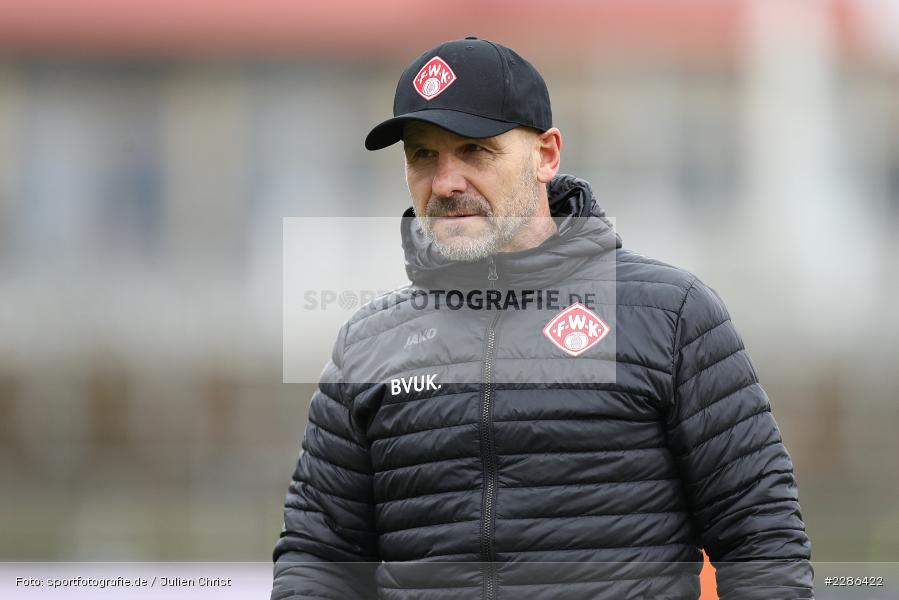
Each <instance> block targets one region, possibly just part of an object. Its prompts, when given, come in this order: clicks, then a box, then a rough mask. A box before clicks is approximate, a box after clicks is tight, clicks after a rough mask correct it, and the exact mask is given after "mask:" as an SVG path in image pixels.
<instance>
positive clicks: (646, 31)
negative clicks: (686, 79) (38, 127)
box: [0, 0, 744, 57]
mask: <svg viewBox="0 0 899 600" xmlns="http://www.w3.org/2000/svg"><path fill="white" fill-rule="evenodd" d="M743 4H744V2H743V1H742V0H733V1H730V0H728V1H722V0H668V1H665V0H597V1H588V0H556V1H555V2H554V3H553V4H552V5H551V6H550V5H549V4H548V3H545V2H539V3H538V2H536V1H533V0H518V1H513V0H494V1H492V2H484V1H476V0H459V1H457V2H453V3H452V4H448V5H445V6H443V7H441V6H440V5H437V4H432V3H424V2H421V1H420V0H417V1H415V0H381V1H380V2H377V3H374V2H363V1H361V0H353V1H344V2H339V3H338V2H323V1H311V2H304V1H302V0H253V1H252V2H247V1H243V2H237V1H234V0H178V1H175V0H154V1H152V2H151V1H148V0H130V1H128V2H121V1H113V0H69V1H68V2H55V1H51V0H29V1H27V2H19V3H16V2H12V3H7V6H4V7H3V8H2V12H0V15H2V16H0V48H2V49H4V50H13V51H17V52H24V53H29V52H37V53H47V52H73V53H79V52H82V51H84V52H89V53H95V52H100V53H112V54H119V53H127V54H133V53H137V54H148V55H163V56H170V55H180V54H192V53H196V52H201V53H209V52H211V53H226V54H268V53H277V54H280V53H312V54H322V53H328V54H335V55H341V56H350V57H351V56H360V55H361V56H365V57H369V56H372V55H397V54H399V55H402V56H407V55H408V54H409V51H410V49H417V50H418V51H419V52H420V51H423V50H424V49H426V48H427V47H429V46H431V45H434V44H436V43H439V42H440V41H442V40H445V39H452V38H456V37H463V36H465V35H478V36H481V37H485V38H488V39H495V40H497V41H500V42H504V43H508V44H509V45H512V44H513V43H515V44H517V46H518V47H521V48H530V49H537V50H538V51H539V52H541V53H542V54H550V55H552V54H557V53H563V54H569V53H571V52H573V51H581V52H586V53H588V54H593V53H599V52H601V51H603V50H607V49H609V48H614V47H623V48H628V47H639V48H640V49H641V50H647V51H656V50H657V51H686V52H694V51H696V52H700V53H719V52H725V53H727V52H729V51H730V49H731V46H732V44H733V42H734V39H735V38H736V37H737V33H738V27H739V14H740V11H741V8H742V6H743ZM473 15H477V21H476V23H477V26H473V25H472V23H473V21H472V16H473Z"/></svg>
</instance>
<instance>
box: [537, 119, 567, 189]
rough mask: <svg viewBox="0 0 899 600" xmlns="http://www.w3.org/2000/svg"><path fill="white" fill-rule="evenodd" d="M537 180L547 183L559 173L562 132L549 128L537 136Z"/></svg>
mask: <svg viewBox="0 0 899 600" xmlns="http://www.w3.org/2000/svg"><path fill="white" fill-rule="evenodd" d="M537 152H538V164H537V179H538V180H539V181H540V182H541V183H549V182H550V181H552V178H553V177H555V176H556V173H558V172H559V166H560V165H561V164H562V132H561V131H559V130H558V129H557V128H556V127H550V128H549V129H547V130H546V131H544V132H543V133H540V134H538V135H537Z"/></svg>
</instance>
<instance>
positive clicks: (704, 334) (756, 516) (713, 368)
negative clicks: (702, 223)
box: [668, 280, 814, 600]
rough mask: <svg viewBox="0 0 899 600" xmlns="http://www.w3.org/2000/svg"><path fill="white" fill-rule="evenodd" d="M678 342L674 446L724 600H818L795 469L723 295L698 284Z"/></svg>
mask: <svg viewBox="0 0 899 600" xmlns="http://www.w3.org/2000/svg"><path fill="white" fill-rule="evenodd" d="M675 337H676V342H675V344H676V346H675V353H674V357H673V359H674V365H673V367H674V386H675V390H674V397H673V405H672V408H671V411H670V413H669V416H668V442H669V446H670V448H671V451H672V454H673V455H674V457H675V460H676V461H677V465H678V468H679V470H680V473H681V477H682V479H683V483H684V490H685V492H686V495H687V499H688V502H689V504H690V508H691V511H692V514H693V523H694V525H695V528H696V532H697V534H698V536H699V539H700V542H701V543H702V545H703V547H704V548H705V551H706V553H707V554H708V555H709V559H710V560H711V561H712V564H713V565H714V566H715V567H716V570H717V577H718V594H719V596H720V598H721V600H737V599H740V600H756V599H758V600H780V599H786V598H813V597H814V594H813V586H812V577H813V569H812V566H811V563H810V558H811V544H810V542H809V539H808V536H807V535H806V532H805V525H804V523H803V521H802V514H801V512H800V507H799V501H798V489H797V486H796V482H795V480H794V477H793V463H792V461H791V459H790V455H789V454H788V453H787V450H786V449H785V448H784V445H783V442H782V440H781V435H780V431H779V430H778V427H777V424H776V423H775V421H774V417H773V416H772V414H771V407H770V404H769V402H768V397H767V395H766V394H765V391H764V390H763V389H762V387H761V385H760V384H759V381H758V376H757V374H756V371H755V368H754V366H753V364H752V362H751V361H750V358H749V354H748V353H747V351H746V349H745V348H744V347H743V341H742V339H741V338H740V335H739V334H738V333H737V331H736V329H735V328H734V324H733V322H731V320H730V315H729V314H728V312H727V309H726V308H725V306H724V303H723V302H722V300H721V298H720V297H719V296H718V294H717V292H715V291H714V290H712V289H711V288H709V287H708V286H706V285H704V284H703V283H702V282H700V281H698V280H694V282H693V284H692V285H691V287H690V288H689V290H688V292H687V294H686V297H685V299H684V303H683V306H682V308H681V311H680V314H679V317H678V326H677V332H676V336H675Z"/></svg>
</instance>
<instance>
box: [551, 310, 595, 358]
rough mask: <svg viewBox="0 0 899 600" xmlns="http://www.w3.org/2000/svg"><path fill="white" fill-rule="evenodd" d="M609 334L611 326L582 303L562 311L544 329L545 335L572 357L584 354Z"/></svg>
mask: <svg viewBox="0 0 899 600" xmlns="http://www.w3.org/2000/svg"><path fill="white" fill-rule="evenodd" d="M608 333H609V326H608V325H606V324H605V322H604V321H603V320H602V319H600V318H599V315H597V314H596V313H595V312H593V311H592V310H590V309H589V308H587V307H586V306H584V305H583V304H581V303H580V302H575V303H574V304H572V305H571V306H569V307H568V308H566V309H564V310H562V312H560V313H559V314H557V315H556V316H555V317H553V318H552V320H551V321H550V322H549V323H547V324H546V327H544V328H543V335H545V336H546V337H548V338H549V341H551V342H552V343H553V344H555V345H556V346H558V347H559V348H560V349H561V350H562V351H563V352H567V353H568V354H570V355H571V356H579V355H581V354H583V353H584V352H586V351H587V350H589V349H590V348H592V347H593V346H595V345H596V344H598V343H599V342H600V340H602V339H603V338H604V337H606V335H608Z"/></svg>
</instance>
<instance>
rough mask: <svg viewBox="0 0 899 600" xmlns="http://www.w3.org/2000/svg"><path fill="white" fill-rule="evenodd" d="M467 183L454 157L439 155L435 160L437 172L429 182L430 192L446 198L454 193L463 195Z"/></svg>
mask: <svg viewBox="0 0 899 600" xmlns="http://www.w3.org/2000/svg"><path fill="white" fill-rule="evenodd" d="M467 187H468V183H467V182H466V180H465V177H464V176H463V174H462V171H461V169H460V165H459V162H458V161H457V160H456V159H455V157H452V156H447V155H445V154H441V155H440V156H438V158H437V170H436V171H435V172H434V180H433V181H432V182H431V191H432V192H433V193H434V195H435V196H437V197H443V198H448V197H449V196H451V195H452V194H453V193H454V192H459V193H464V192H465V191H466V189H467Z"/></svg>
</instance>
